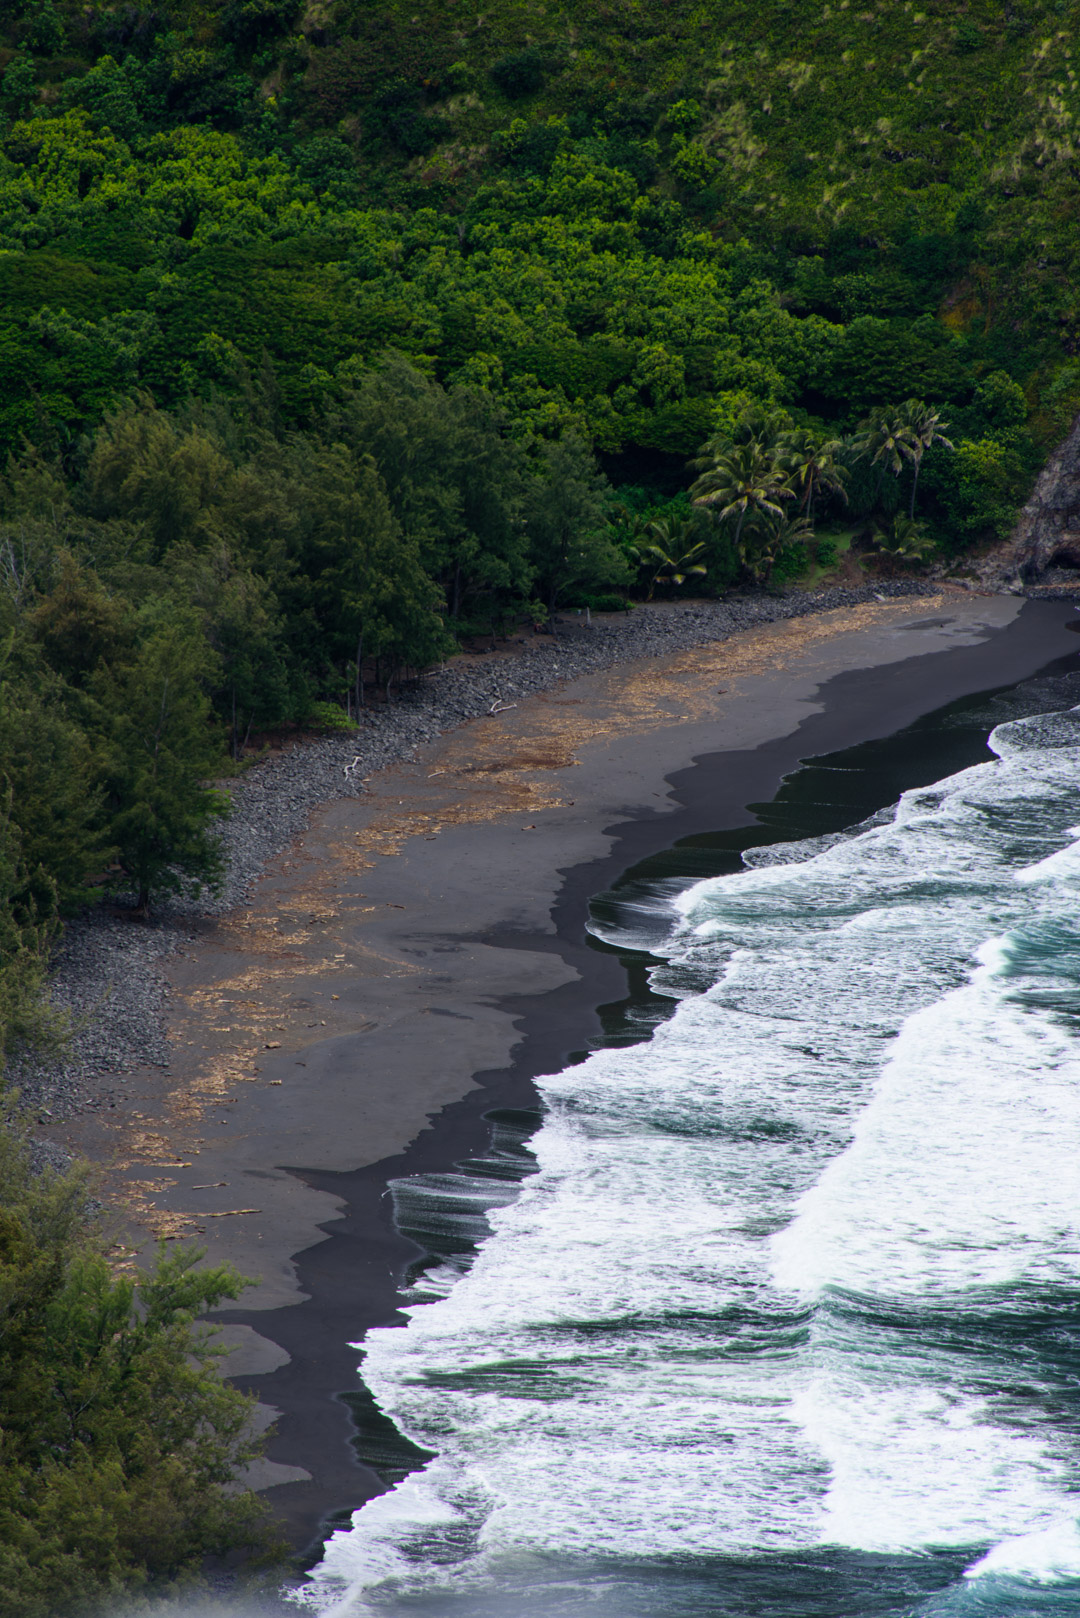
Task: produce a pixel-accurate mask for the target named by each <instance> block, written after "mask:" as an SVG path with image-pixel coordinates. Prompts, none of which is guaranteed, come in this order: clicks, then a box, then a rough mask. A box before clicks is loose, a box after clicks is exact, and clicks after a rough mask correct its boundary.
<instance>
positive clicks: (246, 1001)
mask: <svg viewBox="0 0 1080 1618" xmlns="http://www.w3.org/2000/svg"><path fill="white" fill-rule="evenodd" d="M1074 619H1075V612H1074V609H1073V607H1072V605H1071V603H1059V602H1029V603H1024V602H1021V601H1020V600H1018V599H1016V598H1014V597H981V598H980V597H973V596H970V595H967V594H965V593H963V592H960V591H955V592H954V591H951V590H950V591H948V592H943V593H942V594H941V595H940V596H939V597H936V598H922V599H919V600H901V601H888V602H881V603H878V602H871V603H867V604H864V605H862V606H859V607H855V608H846V609H843V610H840V611H837V612H831V613H826V614H821V615H820V616H815V617H810V618H801V619H795V620H789V621H786V622H783V623H778V624H773V625H769V626H766V627H764V628H759V629H755V630H751V631H747V632H745V633H742V634H738V635H735V636H732V637H731V638H730V639H728V640H725V641H723V642H720V643H717V644H716V645H714V646H710V647H705V648H698V649H696V650H694V651H692V652H687V653H683V654H680V655H677V656H673V657H670V658H662V659H648V660H644V661H642V662H639V663H632V664H624V665H622V666H620V667H617V668H613V669H609V670H606V671H604V672H603V673H599V674H593V675H589V676H586V677H584V678H581V679H578V680H576V681H573V682H570V683H568V684H567V685H565V686H564V687H561V688H558V689H557V690H556V691H554V692H550V693H547V694H545V695H541V696H536V697H532V698H529V699H527V701H525V702H523V703H522V704H520V705H519V706H517V707H516V708H513V709H511V710H509V711H507V712H505V713H502V714H500V715H497V716H494V717H491V718H487V719H481V720H476V721H473V722H472V723H470V724H468V725H465V726H463V727H461V728H460V729H458V730H455V731H452V732H449V733H447V734H445V735H444V736H442V737H441V738H440V739H439V740H438V741H437V742H434V743H432V744H430V745H428V746H425V747H424V748H423V749H422V750H421V751H419V752H418V754H417V756H416V758H415V760H414V761H412V762H411V763H409V764H405V765H400V766H396V767H394V768H392V769H389V770H385V771H383V772H381V773H380V774H379V775H378V776H377V777H373V778H372V779H371V780H369V781H368V782H367V790H366V791H365V792H364V793H363V795H361V796H360V797H358V798H356V799H354V800H339V801H337V802H335V803H333V804H330V805H328V806H327V807H326V808H325V809H323V810H322V811H320V812H319V813H318V814H317V815H316V816H315V817H314V819H313V821H312V824H311V826H310V828H309V830H308V832H307V834H306V835H305V836H304V837H303V838H301V839H299V840H298V842H297V843H296V844H295V845H294V847H293V848H292V849H291V850H290V851H289V852H288V853H287V854H285V855H284V856H282V857H281V858H279V859H278V860H276V861H275V862H273V864H272V865H271V867H270V868H269V869H268V870H267V872H266V873H265V875H264V877H263V879H262V881H261V882H260V884H259V887H258V891H257V893H256V896H255V898H254V900H253V902H252V903H251V904H250V905H249V906H247V907H245V908H244V909H242V910H239V911H236V912H233V913H232V914H230V915H228V916H226V917H224V918H222V919H220V920H217V921H214V922H208V923H207V924H206V925H205V927H204V928H203V929H202V931H201V933H200V936H199V938H198V942H197V943H196V944H194V945H191V946H189V947H188V948H187V950H186V951H185V952H184V953H183V954H181V955H178V956H176V957H174V958H173V959H172V961H171V964H170V967H169V975H170V984H171V987H170V1011H169V1036H170V1044H171V1049H172V1052H173V1055H172V1060H171V1063H170V1066H169V1068H168V1070H166V1071H161V1070H151V1069H148V1070H144V1071H140V1072H137V1073H134V1074H131V1075H128V1076H127V1077H126V1079H125V1083H124V1089H125V1091H126V1094H127V1098H128V1099H127V1100H126V1101H125V1102H123V1103H121V1104H120V1105H119V1106H118V1107H116V1108H115V1109H114V1110H112V1111H110V1112H108V1113H107V1114H98V1115H87V1116H84V1117H83V1118H81V1119H77V1120H75V1121H73V1122H72V1123H71V1124H70V1125H68V1126H66V1127H65V1128H64V1130H63V1131H59V1130H56V1131H52V1132H51V1133H52V1137H53V1138H55V1139H59V1140H60V1141H61V1142H62V1143H63V1144H66V1145H68V1146H70V1147H73V1148H75V1149H77V1150H80V1151H82V1152H84V1153H85V1154H86V1155H88V1156H89V1157H91V1158H92V1159H93V1160H95V1161H96V1162H98V1163H101V1164H103V1165H105V1169H106V1188H107V1193H108V1196H109V1198H110V1200H111V1201H112V1202H113V1203H114V1205H115V1206H116V1208H117V1209H118V1210H119V1214H118V1217H119V1218H120V1220H121V1222H122V1238H123V1241H124V1242H125V1243H126V1244H127V1249H128V1251H127V1254H126V1257H127V1259H128V1261H130V1262H138V1261H139V1260H140V1259H141V1258H142V1257H143V1256H144V1255H145V1254H146V1253H147V1252H148V1251H149V1250H150V1249H151V1248H152V1244H153V1240H154V1239H155V1238H165V1239H170V1240H172V1239H184V1238H194V1239H195V1240H197V1241H198V1242H200V1243H201V1244H203V1245H205V1246H206V1247H207V1249H208V1255H209V1257H210V1258H211V1259H212V1260H220V1259H225V1258H227V1259H230V1260H232V1261H233V1262H234V1263H235V1264H236V1265H237V1266H238V1267H239V1268H240V1269H241V1270H242V1271H243V1272H244V1273H245V1274H247V1275H249V1276H252V1277H254V1278H255V1279H256V1281H257V1286H256V1287H254V1288H253V1289H252V1290H251V1291H250V1292H248V1293H247V1294H246V1295H245V1298H244V1300H243V1304H244V1306H243V1309H242V1310H239V1309H234V1310H233V1311H231V1312H229V1313H225V1314H223V1315H222V1319H223V1320H225V1321H226V1322H228V1325H227V1327H226V1329H227V1331H228V1333H229V1335H230V1338H231V1340H232V1341H234V1342H235V1343H236V1344H237V1345H238V1351H237V1354H236V1356H235V1357H234V1359H233V1361H232V1362H231V1370H232V1373H233V1374H234V1375H236V1376H237V1378H238V1380H241V1381H242V1382H244V1383H245V1385H247V1386H250V1387H251V1388H252V1389H253V1390H255V1391H257V1392H258V1393H259V1396H260V1398H261V1399H262V1400H263V1401H264V1403H265V1406H266V1417H267V1419H268V1420H269V1419H270V1416H271V1413H272V1412H274V1411H276V1412H279V1413H280V1419H279V1423H278V1432H277V1434H276V1436H275V1437H274V1439H273V1440H272V1443H271V1447H270V1452H269V1455H270V1458H269V1460H268V1461H267V1462H265V1463H263V1466H262V1468H261V1470H260V1472H259V1473H258V1475H257V1476H256V1477H255V1478H254V1479H253V1481H254V1482H255V1483H256V1484H257V1485H258V1486H260V1487H266V1488H268V1489H270V1490H271V1493H270V1496H269V1498H270V1500H271V1503H272V1504H273V1505H274V1507H275V1509H276V1510H277V1511H278V1512H279V1514H280V1516H281V1518H282V1521H283V1523H284V1525H285V1526H286V1529H287V1532H288V1533H289V1535H290V1537H291V1538H292V1539H293V1541H294V1542H295V1543H296V1544H297V1545H298V1546H299V1545H304V1544H308V1543H311V1542H315V1541H317V1538H318V1536H319V1533H320V1531H321V1529H322V1528H323V1527H324V1526H325V1524H326V1522H327V1520H328V1519H330V1518H331V1517H332V1515H333V1514H334V1513H340V1512H347V1511H348V1510H349V1509H352V1508H355V1506H356V1505H358V1504H359V1503H361V1502H362V1500H363V1499H365V1498H367V1497H369V1496H370V1495H371V1494H373V1493H375V1492H378V1489H379V1488H380V1484H379V1482H378V1479H377V1478H376V1477H375V1475H374V1474H373V1473H372V1472H370V1471H368V1470H367V1469H366V1468H364V1467H362V1466H360V1465H359V1464H358V1463H357V1461H356V1459H355V1456H354V1452H353V1450H352V1447H351V1445H350V1434H351V1432H352V1427H351V1423H350V1419H349V1415H348V1411H347V1409H346V1407H345V1406H344V1405H343V1404H342V1403H341V1402H340V1400H339V1399H338V1398H336V1397H335V1395H336V1394H338V1393H339V1392H341V1391H342V1390H348V1389H351V1388H353V1387H354V1386H355V1385H356V1378H355V1368H356V1361H357V1355H356V1352H355V1351H354V1350H353V1349H352V1348H350V1347H349V1344H350V1341H353V1342H355V1341H356V1340H357V1339H358V1338H359V1337H360V1336H361V1335H362V1334H363V1332H364V1331H365V1330H367V1329H368V1328H369V1327H370V1326H372V1325H374V1324H377V1323H384V1322H386V1321H387V1320H390V1319H392V1318H394V1316H393V1310H394V1299H395V1290H396V1286H397V1281H398V1278H399V1276H400V1274H401V1273H402V1271H403V1269H404V1268H405V1267H406V1265H407V1264H408V1262H409V1261H410V1259H411V1258H413V1257H414V1256H416V1254H417V1251H418V1250H417V1249H416V1248H415V1247H414V1246H413V1245H412V1244H411V1243H410V1242H408V1241H406V1240H404V1239H403V1238H401V1237H400V1236H399V1235H398V1234H397V1233H396V1232H395V1230H394V1228H393V1225H392V1222H391V1219H390V1214H389V1198H388V1197H387V1195H386V1184H387V1181H388V1180H389V1179H392V1178H394V1177H397V1176H399V1175H402V1174H408V1173H416V1172H429V1171H433V1170H435V1171H438V1170H445V1169H447V1168H449V1167H450V1166H451V1165H452V1164H453V1163H454V1162H455V1161H456V1160H457V1159H459V1158H461V1157H463V1156H467V1155H469V1153H470V1152H473V1151H476V1150H480V1149H482V1148H483V1145H484V1143H485V1139H486V1125H485V1123H484V1113H485V1112H487V1111H488V1110H490V1109H491V1108H492V1107H507V1106H510V1107H528V1106H530V1105H531V1104H532V1103H533V1101H534V1094H533V1091H532V1088H531V1083H530V1080H531V1077H532V1076H533V1075H535V1074H537V1073H541V1072H545V1071H550V1070H552V1069H554V1068H557V1067H559V1066H561V1065H563V1063H564V1061H565V1060H566V1058H567V1055H568V1054H569V1053H570V1052H571V1051H573V1050H575V1049H580V1048H582V1047H583V1046H584V1045H586V1044H587V1043H588V1041H589V1039H590V1038H591V1037H592V1036H593V1035H595V1034H596V1033H597V1032H598V1031H599V1024H598V1021H597V1017H596V1011H595V1008H596V1006H597V1005H598V1004H600V1003H602V1002H603V1001H605V1000H612V999H617V998H619V997H620V996H621V995H622V994H623V993H624V992H625V978H624V974H623V971H622V968H621V967H620V966H619V964H618V962H617V960H615V958H614V957H613V956H611V955H605V954H603V953H601V952H598V951H596V950H594V949H592V948H590V947H589V946H588V944H587V943H586V942H585V935H584V921H585V917H586V913H587V903H588V899H589V897H590V896H591V895H592V894H594V893H596V892H597V891H599V890H601V889H603V888H604V887H605V886H607V885H609V884H610V883H611V882H612V881H613V880H614V879H615V878H616V877H617V876H618V875H619V874H620V873H621V871H623V870H624V869H625V868H626V867H627V866H628V865H630V864H632V863H633V862H634V861H635V860H637V859H640V858H642V857H643V856H644V855H645V854H647V853H650V852H654V851H657V850H660V849H662V848H665V847H667V846H669V845H670V844H671V843H672V842H673V841H674V840H676V839H677V838H679V837H684V836H687V835H691V834H693V833H694V832H700V831H704V830H721V829H723V828H725V827H729V826H736V825H741V824H744V823H745V822H746V819H747V815H746V811H745V805H746V804H747V803H750V802H754V801H760V800H767V799H769V798H771V797H772V795H773V794H774V792H775V791H776V788H777V786H778V785H779V783H780V780H781V778H782V777H783V775H784V774H785V773H787V772H788V771H790V770H791V769H792V768H793V767H795V765H796V764H797V763H798V761H799V759H800V758H803V757H807V756H811V755H813V754H816V753H823V752H827V751H831V750H833V749H836V748H839V747H842V746H846V745H852V744H854V743H856V742H860V741H866V740H870V739H872V738H874V737H880V736H885V735H888V734H890V733H891V732H893V731H894V730H896V729H898V728H900V727H901V726H902V725H905V724H907V723H909V722H911V721H912V720H914V719H915V718H917V717H918V716H919V715H921V714H923V713H926V712H928V711H930V710H931V709H934V708H936V707H938V706H940V705H942V704H944V703H946V702H948V701H951V700H953V699H955V698H958V697H961V696H964V695H968V694H971V693H974V692H977V691H981V690H985V689H988V688H990V687H993V686H998V685H1007V684H1011V683H1013V682H1015V681H1017V680H1019V679H1022V678H1025V677H1027V676H1029V675H1031V674H1033V673H1035V672H1036V671H1037V670H1038V669H1040V668H1041V667H1043V666H1044V665H1046V664H1047V663H1048V662H1049V661H1050V660H1052V659H1054V658H1056V657H1061V656H1063V655H1067V654H1075V653H1076V652H1077V651H1080V646H1078V644H1077V640H1076V637H1075V636H1073V635H1071V634H1068V633H1066V630H1065V625H1066V623H1068V622H1069V621H1071V620H1074Z"/></svg>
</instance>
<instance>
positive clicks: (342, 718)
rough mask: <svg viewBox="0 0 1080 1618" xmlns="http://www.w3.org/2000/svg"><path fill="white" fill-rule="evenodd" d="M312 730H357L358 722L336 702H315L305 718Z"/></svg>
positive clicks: (306, 723)
mask: <svg viewBox="0 0 1080 1618" xmlns="http://www.w3.org/2000/svg"><path fill="white" fill-rule="evenodd" d="M304 723H305V725H306V726H307V727H308V729H310V730H355V729H356V723H355V721H354V720H352V719H350V718H349V716H348V714H347V713H346V712H345V710H344V708H341V707H339V706H338V704H337V703H336V702H313V703H312V704H311V707H310V708H309V709H308V711H307V714H306V716H305V718H304Z"/></svg>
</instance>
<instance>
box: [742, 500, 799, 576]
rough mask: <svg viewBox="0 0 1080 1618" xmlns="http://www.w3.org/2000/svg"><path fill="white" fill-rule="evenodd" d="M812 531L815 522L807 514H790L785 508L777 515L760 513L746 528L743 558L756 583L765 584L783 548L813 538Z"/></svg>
mask: <svg viewBox="0 0 1080 1618" xmlns="http://www.w3.org/2000/svg"><path fill="white" fill-rule="evenodd" d="M813 533H814V525H813V523H812V522H810V521H809V519H808V518H806V517H801V516H794V517H789V516H788V515H787V513H786V512H781V513H780V515H779V516H778V517H775V516H768V515H766V516H761V517H757V518H755V519H753V520H752V521H751V523H750V527H749V529H748V530H747V534H746V540H745V543H744V551H743V562H744V564H745V566H746V567H747V568H748V569H749V571H750V573H751V574H752V575H753V577H754V579H755V580H756V581H757V583H758V584H763V583H764V582H765V580H766V579H767V578H768V576H769V574H770V573H771V572H772V570H773V566H774V564H775V562H776V559H777V557H778V556H779V555H780V552H781V551H783V550H786V549H787V547H788V546H789V545H797V544H799V543H801V542H805V541H806V540H808V539H810V538H812V537H813Z"/></svg>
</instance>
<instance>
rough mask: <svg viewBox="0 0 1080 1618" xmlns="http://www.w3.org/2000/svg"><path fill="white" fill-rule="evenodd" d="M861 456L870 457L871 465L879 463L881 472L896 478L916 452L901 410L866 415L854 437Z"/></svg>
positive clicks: (912, 436)
mask: <svg viewBox="0 0 1080 1618" xmlns="http://www.w3.org/2000/svg"><path fill="white" fill-rule="evenodd" d="M855 448H856V450H857V452H858V453H859V455H860V456H862V457H863V458H864V459H869V461H870V464H871V466H880V467H881V475H882V477H884V475H885V473H886V472H887V471H888V472H891V473H892V474H893V476H894V477H899V476H900V474H901V472H902V471H903V470H904V467H905V466H906V465H907V463H908V461H910V460H911V459H913V457H914V451H915V443H914V434H913V432H912V429H911V426H910V424H909V423H908V422H907V421H906V420H905V419H904V416H903V413H902V411H900V410H896V409H894V408H892V407H890V408H889V409H888V410H879V411H877V412H876V414H875V415H872V416H868V417H867V418H866V420H865V421H864V422H863V423H862V425H861V427H860V429H859V434H858V436H857V438H856V439H855Z"/></svg>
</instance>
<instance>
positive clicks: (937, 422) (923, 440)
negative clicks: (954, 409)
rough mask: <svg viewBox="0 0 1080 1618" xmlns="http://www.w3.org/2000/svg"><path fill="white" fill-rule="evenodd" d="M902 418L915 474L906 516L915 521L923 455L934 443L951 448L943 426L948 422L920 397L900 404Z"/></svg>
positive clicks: (950, 441)
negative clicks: (909, 439)
mask: <svg viewBox="0 0 1080 1618" xmlns="http://www.w3.org/2000/svg"><path fill="white" fill-rule="evenodd" d="M901 410H902V412H903V420H904V422H905V424H906V426H907V430H908V432H909V434H910V436H911V450H910V457H911V462H912V464H913V466H914V467H915V476H914V477H913V478H912V480H911V505H910V507H909V508H908V518H909V520H910V521H911V522H914V521H915V491H916V489H917V488H918V487H919V472H920V470H921V468H922V463H923V456H924V455H925V454H926V452H927V450H928V449H932V448H933V446H934V445H935V444H944V445H946V447H947V448H948V449H952V440H951V439H950V438H946V437H945V434H944V432H943V431H942V428H943V427H947V426H948V425H949V424H948V422H947V421H942V419H941V412H940V411H938V410H934V409H932V408H931V407H930V405H927V404H923V402H922V400H921V399H908V400H907V402H906V404H904V405H902V406H901Z"/></svg>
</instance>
